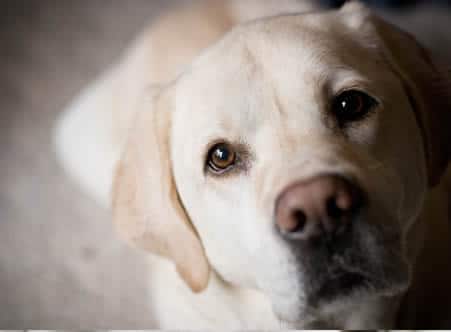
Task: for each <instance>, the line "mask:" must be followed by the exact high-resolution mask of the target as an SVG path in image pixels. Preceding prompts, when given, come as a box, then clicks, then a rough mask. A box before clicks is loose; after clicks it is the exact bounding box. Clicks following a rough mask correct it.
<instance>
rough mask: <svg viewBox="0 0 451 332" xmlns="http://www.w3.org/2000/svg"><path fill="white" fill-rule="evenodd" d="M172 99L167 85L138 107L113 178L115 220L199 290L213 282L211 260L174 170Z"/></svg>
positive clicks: (128, 237) (130, 238) (137, 242)
mask: <svg viewBox="0 0 451 332" xmlns="http://www.w3.org/2000/svg"><path fill="white" fill-rule="evenodd" d="M172 105H173V102H172V93H171V92H170V91H169V90H166V91H163V92H161V93H157V94H155V96H154V97H153V98H152V100H151V101H150V102H149V103H147V105H144V107H141V109H140V110H139V111H138V112H139V113H138V114H137V118H136V120H135V122H134V125H133V126H132V128H131V130H130V135H129V137H128V141H127V143H126V145H125V151H124V154H123V156H122V159H121V160H120V162H119V165H118V168H117V172H116V175H115V179H114V186H113V220H114V223H115V225H116V227H117V230H118V231H119V233H120V235H122V236H123V237H124V238H125V239H126V240H127V241H128V242H129V243H131V244H132V245H134V246H135V247H138V248H141V249H144V250H147V251H149V252H152V253H155V254H158V255H162V256H164V257H167V258H169V259H171V260H172V261H173V262H174V263H175V265H176V267H177V271H178V273H179V274H180V276H181V277H182V278H183V279H184V280H185V282H186V283H187V284H188V285H189V286H190V287H191V289H192V290H193V291H195V292H199V291H202V290H203V289H205V288H206V286H207V284H208V278H209V264H208V262H207V259H206V256H205V253H204V250H203V247H202V244H201V242H200V239H199V237H198V236H197V233H196V231H195V229H194V227H193V225H192V224H191V222H190V220H189V218H188V216H187V213H186V211H185V209H184V207H183V205H182V203H181V201H180V197H179V195H178V191H177V188H176V185H175V182H174V178H173V174H172V167H171V161H170V155H171V154H170V151H169V149H170V142H169V137H170V134H169V131H170V129H171V114H172V109H173V107H172Z"/></svg>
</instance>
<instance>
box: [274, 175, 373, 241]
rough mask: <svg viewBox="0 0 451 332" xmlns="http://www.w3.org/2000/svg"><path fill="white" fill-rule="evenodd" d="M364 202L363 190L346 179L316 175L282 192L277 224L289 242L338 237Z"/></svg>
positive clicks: (278, 201) (277, 212)
mask: <svg viewBox="0 0 451 332" xmlns="http://www.w3.org/2000/svg"><path fill="white" fill-rule="evenodd" d="M364 202H365V199H364V194H363V191H362V189H361V188H360V187H358V186H357V185H355V184H353V183H352V182H350V181H348V180H347V179H345V178H343V177H340V176H334V175H325V176H319V177H315V178H312V179H309V180H307V181H303V182H298V183H295V184H294V185H291V186H289V187H288V188H287V189H285V190H284V191H283V192H282V193H281V195H280V196H279V198H278V200H277V203H276V214H275V215H276V218H275V219H276V224H277V227H278V228H279V230H280V232H281V233H282V234H283V236H285V237H287V238H290V239H299V240H309V239H312V238H315V237H321V236H323V235H330V234H340V233H341V232H342V231H344V230H345V229H346V228H347V227H348V226H349V225H350V224H351V222H352V220H353V219H355V215H356V212H357V211H359V210H360V209H361V208H362V206H363V205H364Z"/></svg>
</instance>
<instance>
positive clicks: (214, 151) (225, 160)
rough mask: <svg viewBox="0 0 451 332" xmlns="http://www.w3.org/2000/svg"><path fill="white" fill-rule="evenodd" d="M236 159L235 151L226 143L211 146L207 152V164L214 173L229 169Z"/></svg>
mask: <svg viewBox="0 0 451 332" xmlns="http://www.w3.org/2000/svg"><path fill="white" fill-rule="evenodd" d="M235 161H236V152H235V150H234V149H233V147H232V146H231V145H229V144H227V143H219V144H216V145H215V146H213V148H211V149H210V151H209V153H208V160H207V165H208V167H209V168H210V170H212V171H213V172H215V173H222V172H224V171H226V170H228V169H230V168H231V167H232V166H233V165H234V164H235Z"/></svg>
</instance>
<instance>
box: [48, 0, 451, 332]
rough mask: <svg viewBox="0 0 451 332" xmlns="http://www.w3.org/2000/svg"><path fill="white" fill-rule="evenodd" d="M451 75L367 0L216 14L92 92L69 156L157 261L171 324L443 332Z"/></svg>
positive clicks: (202, 14)
mask: <svg viewBox="0 0 451 332" xmlns="http://www.w3.org/2000/svg"><path fill="white" fill-rule="evenodd" d="M446 75H447V73H446V72H445V71H442V70H441V69H440V68H439V67H438V66H437V65H436V64H435V63H434V61H433V60H432V59H431V57H430V55H429V54H428V52H427V51H425V50H424V49H423V48H422V47H421V46H420V45H419V44H418V43H417V42H416V41H415V40H414V38H412V37H411V36H410V35H408V34H406V33H404V32H402V31H400V30H398V29H397V28H395V27H394V26H392V25H390V24H388V23H386V22H385V21H384V20H382V19H381V18H379V17H377V16H375V15H374V14H372V13H371V12H370V11H369V10H368V9H367V8H365V7H364V6H363V5H361V4H360V3H358V2H354V1H353V2H350V3H348V4H346V5H345V6H344V7H343V8H341V9H340V10H336V11H317V10H315V9H314V8H313V6H312V5H311V4H309V3H308V2H306V1H296V0H283V1H281V0H272V1H269V0H268V1H258V0H253V1H252V0H249V1H241V0H240V1H239V0H235V1H233V0H232V1H227V2H225V1H208V2H206V3H201V4H197V5H194V6H192V7H186V8H184V9H180V10H179V11H176V12H174V13H172V14H170V15H169V16H166V17H164V18H162V19H161V20H159V22H157V23H155V24H154V25H153V26H152V27H151V28H150V29H149V30H148V31H146V32H145V33H144V34H143V35H142V36H141V37H140V38H139V39H138V40H137V42H136V43H135V44H134V46H133V47H132V48H131V50H130V51H129V53H128V54H127V56H126V57H125V59H124V61H123V62H121V63H119V64H118V65H117V66H116V67H114V68H113V69H112V70H111V71H110V72H108V73H107V74H106V75H105V76H104V77H103V78H102V79H100V80H99V81H98V82H96V83H94V84H93V85H92V86H90V87H89V88H88V89H87V90H86V91H85V93H84V94H83V95H82V96H81V97H79V99H78V100H77V101H76V102H75V103H74V104H73V105H72V107H71V108H70V109H69V110H68V111H67V112H65V114H64V116H63V118H62V120H61V123H60V125H59V127H58V130H57V133H56V141H57V146H58V152H59V155H60V157H61V159H62V160H63V163H64V165H65V166H66V168H67V169H68V171H69V172H70V173H71V174H72V175H73V176H74V177H75V178H77V179H78V181H79V182H80V183H81V184H82V185H83V186H84V187H85V188H86V189H87V190H88V191H89V192H90V193H91V194H92V195H93V197H95V198H97V199H98V200H99V201H100V202H102V203H104V204H108V201H109V192H110V190H112V202H113V203H112V211H113V218H114V222H115V225H116V226H117V229H118V231H119V233H120V234H121V235H122V236H123V237H124V238H125V239H126V240H127V241H129V242H130V243H131V244H132V245H134V246H136V247H138V248H142V249H144V250H146V251H148V252H149V253H152V254H156V255H149V256H150V258H149V271H150V272H149V289H150V298H151V300H152V308H153V312H150V313H149V315H152V316H153V317H155V319H156V320H157V321H158V322H159V326H160V327H162V328H231V329H243V328H246V329H272V328H280V327H284V328H337V329H366V328H392V327H410V328H418V327H424V328H431V327H443V325H441V324H446V319H447V317H449V315H451V309H450V308H451V302H450V298H451V294H450V291H449V290H450V287H449V284H450V282H451V273H450V267H449V266H450V265H451V259H450V256H451V248H450V244H449V243H450V232H449V224H448V221H447V200H448V197H447V193H446V189H445V185H444V181H441V179H443V178H444V177H443V174H444V173H445V169H446V167H447V163H448V160H449V157H450V154H451V144H450V142H451V121H450V120H451V94H450V81H449V78H448V77H446ZM433 188H434V189H433ZM448 322H449V320H448ZM448 327H450V326H448Z"/></svg>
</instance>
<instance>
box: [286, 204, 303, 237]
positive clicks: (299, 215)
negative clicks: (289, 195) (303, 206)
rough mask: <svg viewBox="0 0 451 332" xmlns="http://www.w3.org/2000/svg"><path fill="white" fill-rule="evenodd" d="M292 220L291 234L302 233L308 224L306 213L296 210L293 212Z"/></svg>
mask: <svg viewBox="0 0 451 332" xmlns="http://www.w3.org/2000/svg"><path fill="white" fill-rule="evenodd" d="M291 218H292V219H293V221H294V223H293V227H292V228H291V229H289V230H288V232H290V233H295V232H302V231H303V230H304V228H305V224H306V223H307V216H306V215H305V213H304V211H302V210H299V209H296V210H294V211H293V212H292V214H291Z"/></svg>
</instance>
